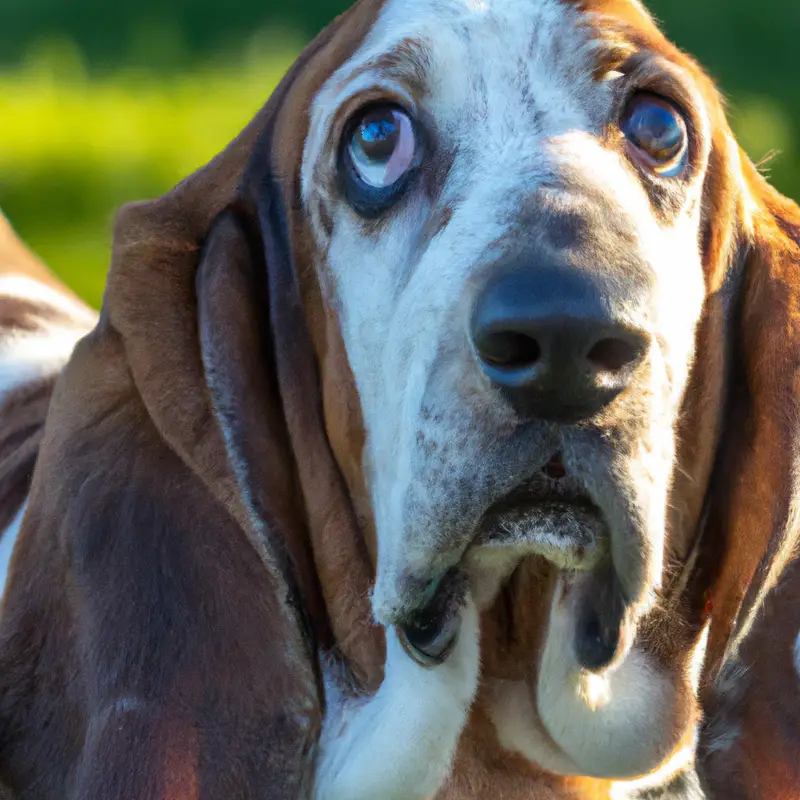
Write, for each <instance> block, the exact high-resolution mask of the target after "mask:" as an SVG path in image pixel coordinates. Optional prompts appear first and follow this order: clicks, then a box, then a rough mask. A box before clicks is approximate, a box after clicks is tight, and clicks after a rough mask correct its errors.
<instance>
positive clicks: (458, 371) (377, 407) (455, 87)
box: [0, 0, 800, 800]
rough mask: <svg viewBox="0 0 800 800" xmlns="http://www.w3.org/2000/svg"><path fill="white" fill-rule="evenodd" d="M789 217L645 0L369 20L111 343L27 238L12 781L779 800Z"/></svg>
mask: <svg viewBox="0 0 800 800" xmlns="http://www.w3.org/2000/svg"><path fill="white" fill-rule="evenodd" d="M799 234H800V211H798V209H797V208H796V207H795V206H794V205H793V204H791V203H789V202H788V201H786V200H784V199H783V198H781V197H780V196H779V195H777V193H775V192H774V191H773V190H772V189H771V188H770V187H769V186H768V185H767V184H766V183H765V182H764V181H763V179H762V178H761V177H760V176H759V175H758V173H757V172H756V170H755V169H754V168H753V166H752V165H751V164H750V162H749V161H748V160H747V159H746V157H745V156H743V154H742V153H741V152H740V150H739V148H738V146H737V145H736V143H735V141H734V139H733V136H732V134H731V133H730V130H729V128H728V126H727V123H726V121H725V117H724V114H723V111H722V108H721V105H720V102H719V99H718V97H717V95H716V93H715V91H714V89H713V87H712V85H711V84H710V82H709V81H708V79H707V78H706V77H705V76H704V74H703V73H702V72H701V71H700V69H699V68H698V67H697V66H696V65H695V64H694V62H692V61H691V60H689V59H688V58H687V57H686V56H685V55H683V54H682V53H680V52H679V51H677V50H676V49H675V48H674V47H672V46H671V45H670V44H669V43H668V42H666V40H665V39H664V38H663V37H662V36H661V34H660V33H659V32H658V30H657V29H656V27H655V26H654V25H653V23H652V21H651V20H650V18H649V17H648V16H647V14H646V12H645V11H644V10H643V8H642V7H641V6H640V5H639V4H638V3H637V2H635V0H580V2H579V1H578V0H505V1H504V2H499V1H498V0H413V2H409V0H403V2H401V1H400V0H383V2H380V1H379V0H362V1H361V2H360V3H359V4H358V5H357V6H355V7H354V9H352V10H351V11H350V12H348V14H346V15H344V16H343V17H342V18H340V19H339V20H338V21H337V22H336V23H334V24H333V25H332V26H331V28H330V29H328V31H326V32H325V33H323V34H322V35H321V36H320V37H319V38H318V39H317V40H316V41H315V42H314V43H313V44H312V45H311V46H310V47H309V48H308V50H307V51H306V52H305V53H304V55H303V56H302V58H301V59H300V61H298V63H297V64H296V66H295V67H294V68H293V70H292V71H291V72H290V73H289V75H288V76H287V78H286V79H285V80H284V82H283V83H282V84H281V86H280V87H279V89H278V90H277V91H276V93H275V95H274V96H273V98H272V99H271V100H270V102H269V103H268V105H267V106H266V107H265V109H264V110H263V111H262V112H261V113H260V114H259V115H258V117H257V118H256V119H255V120H254V122H253V123H252V124H251V125H250V126H249V127H248V128H247V129H246V130H245V131H244V132H243V133H242V134H241V136H240V137H239V138H238V139H237V140H236V141H235V142H234V143H233V144H232V145H231V146H230V147H229V148H228V149H227V150H226V151H225V152H224V153H223V154H221V155H220V156H219V157H218V158H217V159H215V160H214V161H213V162H212V163H211V164H209V165H208V166H207V167H205V168H204V169H202V170H201V171H200V172H198V173H197V174H196V175H194V176H192V177H191V178H189V179H187V180H186V181H185V182H184V183H182V184H181V185H179V186H178V187H176V189H175V190H173V192H171V193H170V194H168V195H166V196H165V197H163V198H161V199H159V200H157V201H154V202H152V203H143V204H139V205H134V206H129V207H127V208H126V209H124V210H123V212H122V213H121V214H120V217H119V219H118V223H117V231H116V236H115V246H114V257H113V261H112V269H111V272H110V276H109V283H108V288H107V292H106V297H105V301H104V306H103V311H102V313H101V315H100V317H99V320H95V318H94V317H93V316H92V315H91V313H90V312H87V311H86V310H85V309H84V308H83V307H82V306H80V305H79V304H78V303H77V302H76V301H75V300H74V299H72V298H69V297H68V295H67V293H66V292H65V293H64V294H63V299H62V295H60V294H59V290H57V289H53V288H52V279H51V278H49V277H48V276H47V273H46V272H45V271H44V270H43V269H42V268H41V266H40V265H38V264H34V262H33V261H32V260H29V257H28V256H27V255H22V252H23V251H22V250H19V249H17V246H16V245H14V246H13V248H14V249H13V256H10V257H9V258H8V259H7V260H9V261H12V262H14V264H15V266H13V269H15V270H17V271H19V270H23V271H24V272H25V275H26V276H27V277H22V278H19V277H16V278H14V280H13V281H12V282H11V283H9V286H10V287H13V291H15V292H17V295H16V297H17V298H18V302H21V303H22V306H21V308H24V309H27V310H26V311H25V322H24V324H23V325H22V327H21V328H20V329H21V330H23V331H24V332H25V335H24V336H22V337H21V338H20V337H19V336H18V335H17V329H18V328H19V324H18V323H17V322H16V321H15V319H14V315H13V314H9V315H8V319H6V318H5V317H4V319H3V320H0V322H3V324H1V325H0V378H3V381H5V382H3V381H0V392H2V393H3V394H2V398H0V399H1V400H2V403H3V405H2V407H0V430H2V432H3V436H4V437H6V438H5V439H3V440H0V521H2V523H3V524H4V525H6V526H7V527H8V529H7V531H6V533H5V534H4V538H3V539H2V540H0V543H1V544H0V546H1V547H2V548H4V550H6V551H9V552H10V545H11V543H12V542H13V541H14V539H15V537H16V538H17V541H16V544H15V549H14V557H13V561H12V563H11V569H10V578H9V581H8V585H7V587H6V591H5V595H4V602H3V610H2V619H1V620H0V777H2V779H3V780H4V781H6V782H7V783H8V785H9V787H10V788H11V790H12V791H14V792H16V793H18V795H19V797H21V798H37V799H40V800H50V799H51V798H64V797H67V798H81V799H82V800H90V799H94V798H96V799H97V800H100V798H102V799H103V800H109V798H112V797H119V798H123V797H124V798H152V797H159V798H165V800H166V799H167V798H168V799H169V800H201V799H202V800H222V799H223V798H224V799H225V800H233V799H234V798H239V797H241V798H276V800H277V798H280V799H281V800H288V798H295V797H297V798H300V797H302V798H305V797H308V798H315V800H339V799H341V800H361V798H363V800H373V798H376V797H379V798H383V799H384V800H427V799H428V798H433V797H435V798H437V800H468V798H476V800H477V798H485V797H497V798H499V799H500V798H502V800H523V799H526V800H527V798H531V797H536V798H541V800H567V799H568V798H601V797H604V798H608V797H617V796H624V794H625V793H628V794H629V795H630V793H632V792H635V791H637V790H639V789H641V791H643V792H645V795H644V796H653V794H652V793H653V792H655V791H657V789H652V791H651V789H648V786H655V787H658V786H661V787H664V786H668V785H669V784H670V781H671V777H672V776H673V775H676V774H677V775H678V776H679V777H678V779H677V782H676V783H673V784H672V786H673V788H672V790H669V789H664V790H663V791H664V792H667V793H668V792H669V791H672V792H673V794H671V795H670V794H666V795H664V796H673V797H695V796H697V792H698V791H699V790H697V789H696V788H694V787H693V785H692V783H693V780H694V779H693V777H692V776H693V768H694V761H695V758H694V754H695V747H694V745H695V740H696V737H697V735H698V734H699V749H698V750H697V752H698V753H699V759H698V762H697V767H698V772H699V775H700V781H701V782H702V783H703V785H704V788H705V790H706V792H708V793H709V794H710V796H712V797H720V798H726V800H727V798H732V797H736V798H738V797H746V798H750V797H760V796H762V790H761V786H762V785H763V786H769V796H774V797H775V798H782V797H789V796H790V795H791V793H792V792H793V791H794V787H796V785H797V784H796V781H795V773H794V771H793V770H794V769H795V765H794V761H793V753H794V750H793V743H791V742H789V743H787V740H786V736H785V735H782V733H781V730H782V728H781V727H780V726H781V724H782V723H783V722H784V721H786V724H787V725H788V724H791V721H792V720H793V715H794V714H795V713H796V712H795V706H794V705H790V707H788V708H786V709H782V713H781V714H776V715H774V716H773V715H770V714H768V713H766V712H764V710H763V706H762V705H761V704H762V703H764V702H766V703H769V704H772V703H776V702H778V700H779V697H780V693H779V692H780V688H779V686H785V682H786V680H787V679H788V678H789V677H791V679H792V680H794V679H797V677H798V676H797V671H798V662H800V657H798V656H797V652H798V651H800V648H798V647H797V646H796V638H797V633H798V627H800V620H798V619H794V618H791V619H789V617H791V616H792V614H794V609H793V606H792V605H791V604H790V605H789V609H790V610H789V611H786V610H784V608H783V605H782V603H781V599H780V598H782V597H787V596H788V597H789V598H790V599H791V596H792V593H793V591H794V590H793V586H794V584H793V582H792V580H791V574H792V570H793V569H794V566H793V557H794V548H795V544H796V542H795V538H796V511H795V502H796V501H795V498H796V497H797V496H798V494H797V491H796V489H795V485H794V481H795V467H794V448H795V436H796V430H797V425H796V412H795V410H794V409H795V404H796V397H797V388H796V381H797V377H798V374H800V373H798V368H799V367H800V349H798V346H799V345H800V328H798V327H797V324H796V321H795V315H796V308H797V307H798V305H797V301H798V288H799V287H800V281H798V278H800V276H798V275H797V274H796V273H797V270H798V268H800V249H799V248H798V244H797V241H798V237H799ZM9 241H10V240H9ZM8 252H9V253H11V252H12V250H11V249H10V248H9V250H8ZM1 257H2V256H0V258H1ZM25 265H27V266H25ZM3 280H5V278H4V277H3V276H0V293H1V292H2V290H3ZM9 291H12V289H9ZM21 291H22V292H23V294H24V296H23V298H22V300H21V301H19V294H20V292H21ZM5 297H6V296H5V295H2V296H0V303H5V302H6V299H4V298H5ZM31 302H32V303H34V305H35V309H36V311H35V313H33V312H31V311H30V309H29V307H28V305H26V304H29V303H31ZM36 304H39V305H36ZM12 307H13V304H12V306H9V308H12ZM41 309H44V310H41ZM95 323H96V324H95ZM15 326H16V327H15ZM90 328H91V329H92V330H91V332H90V333H88V335H87V336H85V338H83V339H82V340H81V342H80V344H79V345H78V346H77V348H76V349H75V351H74V353H73V354H72V355H71V357H70V356H69V353H70V352H71V351H72V347H73V345H74V342H75V340H76V339H77V338H78V337H79V336H81V335H82V334H83V333H85V332H86V331H88V330H89V329H90ZM26 337H27V338H26ZM31 337H33V339H31ZM46 337H50V338H49V339H47V338H46ZM45 340H46V341H47V347H46V348H45V350H44V351H42V349H41V348H39V346H38V345H39V343H40V342H42V341H45ZM32 341H35V343H36V347H33V346H32V345H31V342H32ZM6 342H7V343H9V347H5V343H6ZM12 343H13V344H14V346H13V347H11V344H12ZM42 352H45V353H46V354H47V358H45V359H43V358H42V356H41V353H42ZM3 354H5V360H3ZM20 354H21V355H20ZM67 359H69V360H68V363H66V366H65V367H64V368H63V369H62V365H63V364H64V363H65V362H66V361H67ZM7 365H10V366H7ZM12 366H13V369H12V368H11V367H12ZM57 375H58V376H59V377H58V378H57V379H56V376H57ZM6 379H7V380H6ZM51 392H52V399H51ZM6 432H8V433H6ZM37 452H38V453H39V456H38V462H37V463H36V469H35V472H34V474H33V480H32V483H31V484H30V487H28V480H29V476H30V473H31V470H32V468H33V464H34V461H35V460H36V458H37V455H36V454H37ZM7 465H8V466H7ZM12 466H13V468H12ZM5 475H8V476H9V477H8V480H7V481H6V480H5V477H4V476H5ZM28 489H29V494H27V493H28ZM26 494H27V496H26ZM787 615H788V616H787ZM786 621H788V625H787V626H786V628H785V633H784V630H783V629H781V636H780V637H776V636H775V634H774V631H775V629H776V628H777V627H780V626H782V625H784V622H786ZM731 685H733V686H734V687H735V691H733V692H728V687H730V686H731ZM704 711H705V712H706V716H705V718H704V721H703V723H702V725H700V727H699V730H698V723H700V722H701V718H702V715H703V712H704ZM771 759H774V760H775V762H776V763H779V764H781V765H783V767H782V768H781V769H779V770H772V768H771ZM767 773H769V781H766V778H765V777H764V776H765V775H766V774H767ZM648 775H650V777H642V776H648ZM633 779H636V781H634V782H629V781H631V780H633ZM659 791H660V790H659ZM647 792H651V794H649V795H648V794H647ZM737 792H738V794H737ZM782 792H783V794H781V793H782ZM764 796H767V795H766V794H764Z"/></svg>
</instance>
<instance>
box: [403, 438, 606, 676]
mask: <svg viewBox="0 0 800 800" xmlns="http://www.w3.org/2000/svg"><path fill="white" fill-rule="evenodd" d="M609 549H610V535H609V530H608V525H607V523H606V520H605V518H604V516H603V514H602V512H601V510H600V509H599V508H598V506H597V504H596V503H594V501H593V500H592V499H591V498H590V496H589V494H588V493H587V491H586V490H585V488H584V487H583V486H582V485H581V483H580V481H578V480H577V479H575V478H574V477H572V476H569V475H568V474H567V470H566V469H565V467H564V464H563V462H562V460H561V457H560V455H559V454H556V455H554V456H553V457H552V458H551V459H550V461H549V462H548V463H547V464H546V465H545V466H544V467H543V468H542V469H541V471H540V472H539V473H537V474H536V475H534V476H532V477H529V478H528V479H527V480H525V481H524V482H523V483H521V484H519V485H518V486H517V487H516V488H514V489H513V490H511V491H510V492H508V493H507V494H506V495H504V496H503V497H501V498H500V499H499V500H497V501H495V502H494V503H492V504H491V505H490V506H489V507H488V508H487V509H486V511H485V512H484V514H483V515H482V517H481V518H480V521H479V522H478V525H477V526H476V535H475V537H474V538H473V540H472V542H471V544H470V546H469V547H468V548H467V551H466V552H465V553H464V555H463V557H462V562H461V565H462V566H463V567H464V568H465V570H466V572H467V573H470V574H472V575H473V577H474V576H475V575H480V576H483V577H484V578H486V577H487V576H488V578H489V579H488V584H487V585H488V587H489V588H486V586H484V587H480V586H478V585H473V587H472V588H473V592H475V591H476V590H477V591H478V592H479V596H478V598H477V599H478V604H479V606H484V607H485V606H486V605H488V604H489V602H490V601H491V599H492V598H493V597H494V596H495V595H496V592H497V591H499V589H500V588H501V586H502V584H503V582H504V581H505V579H506V578H507V577H508V576H509V575H510V574H511V572H513V570H514V569H515V568H516V566H517V565H518V564H519V563H520V562H521V561H522V560H524V559H525V558H528V557H530V556H538V557H541V558H544V559H545V560H547V561H549V562H550V563H551V564H553V565H554V566H555V567H556V568H558V569H561V570H563V571H564V572H565V573H569V574H575V573H584V574H585V573H588V572H601V571H603V569H602V565H603V564H604V562H605V563H607V562H608V554H609ZM465 570H464V569H462V568H461V567H459V566H455V567H452V568H451V569H450V570H449V572H448V573H447V574H446V575H445V576H444V577H443V578H441V579H440V580H439V581H435V582H427V585H426V587H425V588H426V589H427V591H425V592H421V593H420V596H426V597H427V602H425V603H424V604H422V605H421V606H419V607H417V608H416V609H415V610H414V611H413V613H412V614H411V615H410V616H408V617H407V618H406V619H404V620H403V621H402V622H401V623H400V632H401V641H402V642H403V645H404V647H405V648H406V651H407V652H408V653H409V655H411V656H412V657H413V658H414V659H415V660H416V661H417V662H418V663H420V664H422V665H424V666H435V665H436V664H439V663H442V662H443V661H444V660H445V659H446V658H447V656H448V654H449V652H450V651H451V649H452V647H453V645H454V642H455V639H456V637H457V635H458V627H459V625H458V611H457V606H458V604H459V599H460V598H463V595H464V591H465V590H466V583H465V580H464V576H465ZM472 583H473V584H475V581H472ZM454 587H457V589H455V590H454ZM481 589H483V591H484V592H485V594H484V595H483V600H481V599H480V592H481ZM583 617H584V619H583V620H582V621H581V622H580V623H579V628H580V629H581V631H580V632H579V633H578V638H579V639H587V638H588V640H589V641H591V642H592V643H596V642H599V643H600V649H601V650H602V653H603V655H602V656H601V657H599V658H597V657H594V656H592V657H591V658H590V659H587V660H588V661H592V662H597V664H598V665H600V664H602V663H607V662H608V660H610V658H611V656H610V655H609V651H616V649H617V645H616V641H617V637H616V635H614V631H610V632H606V633H605V634H604V635H601V633H602V631H601V626H602V627H603V628H604V627H606V626H605V625H604V624H603V620H602V615H599V616H598V614H597V613H595V611H594V610H593V609H587V613H584V614H583ZM606 640H607V641H606ZM579 649H583V648H579ZM594 649H597V645H594Z"/></svg>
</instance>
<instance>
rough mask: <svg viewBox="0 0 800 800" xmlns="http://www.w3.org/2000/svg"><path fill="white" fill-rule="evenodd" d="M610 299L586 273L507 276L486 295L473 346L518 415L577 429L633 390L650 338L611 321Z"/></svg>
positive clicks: (541, 270)
mask: <svg viewBox="0 0 800 800" xmlns="http://www.w3.org/2000/svg"><path fill="white" fill-rule="evenodd" d="M608 297H609V289H608V287H606V286H603V285H601V283H600V281H599V279H598V278H597V277H595V276H593V275H592V273H591V272H589V271H587V270H576V269H574V268H570V267H525V268H521V267H516V268H513V269H511V268H506V269H504V270H502V272H501V273H500V274H499V275H497V276H495V277H494V278H493V279H492V280H491V281H490V282H489V284H488V285H487V286H486V287H485V289H484V290H483V292H482V293H481V295H480V296H479V297H478V299H477V302H476V304H475V307H474V310H473V315H472V324H471V336H472V344H473V347H474V349H475V352H476V353H477V355H478V359H479V361H480V363H481V366H482V368H483V370H484V372H485V373H486V374H487V375H488V376H489V378H490V379H491V380H492V382H493V383H494V384H495V385H496V386H497V387H499V388H500V389H501V390H502V391H503V393H504V394H505V395H506V396H507V397H508V399H509V400H510V402H511V403H512V404H513V405H514V407H515V408H517V410H518V411H519V412H520V413H523V414H525V415H530V416H536V417H539V418H541V419H546V420H550V421H553V422H578V421H580V420H583V419H588V418H589V417H592V416H594V415H595V414H597V413H598V412H599V411H601V410H602V409H603V408H605V407H606V406H607V405H608V404H609V403H611V401H612V400H613V399H614V398H615V397H616V396H617V395H618V394H620V392H622V391H623V390H624V389H625V388H626V387H627V386H628V385H629V384H630V382H631V379H632V377H633V375H634V373H635V367H636V365H637V364H639V363H640V362H641V361H642V359H643V357H644V355H645V353H646V351H647V345H648V338H647V336H646V335H645V334H644V333H643V332H642V331H638V330H634V329H631V328H630V327H626V326H625V325H623V324H621V323H620V322H619V321H618V320H615V318H614V315H613V314H612V312H611V310H610V304H609V302H608Z"/></svg>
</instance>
